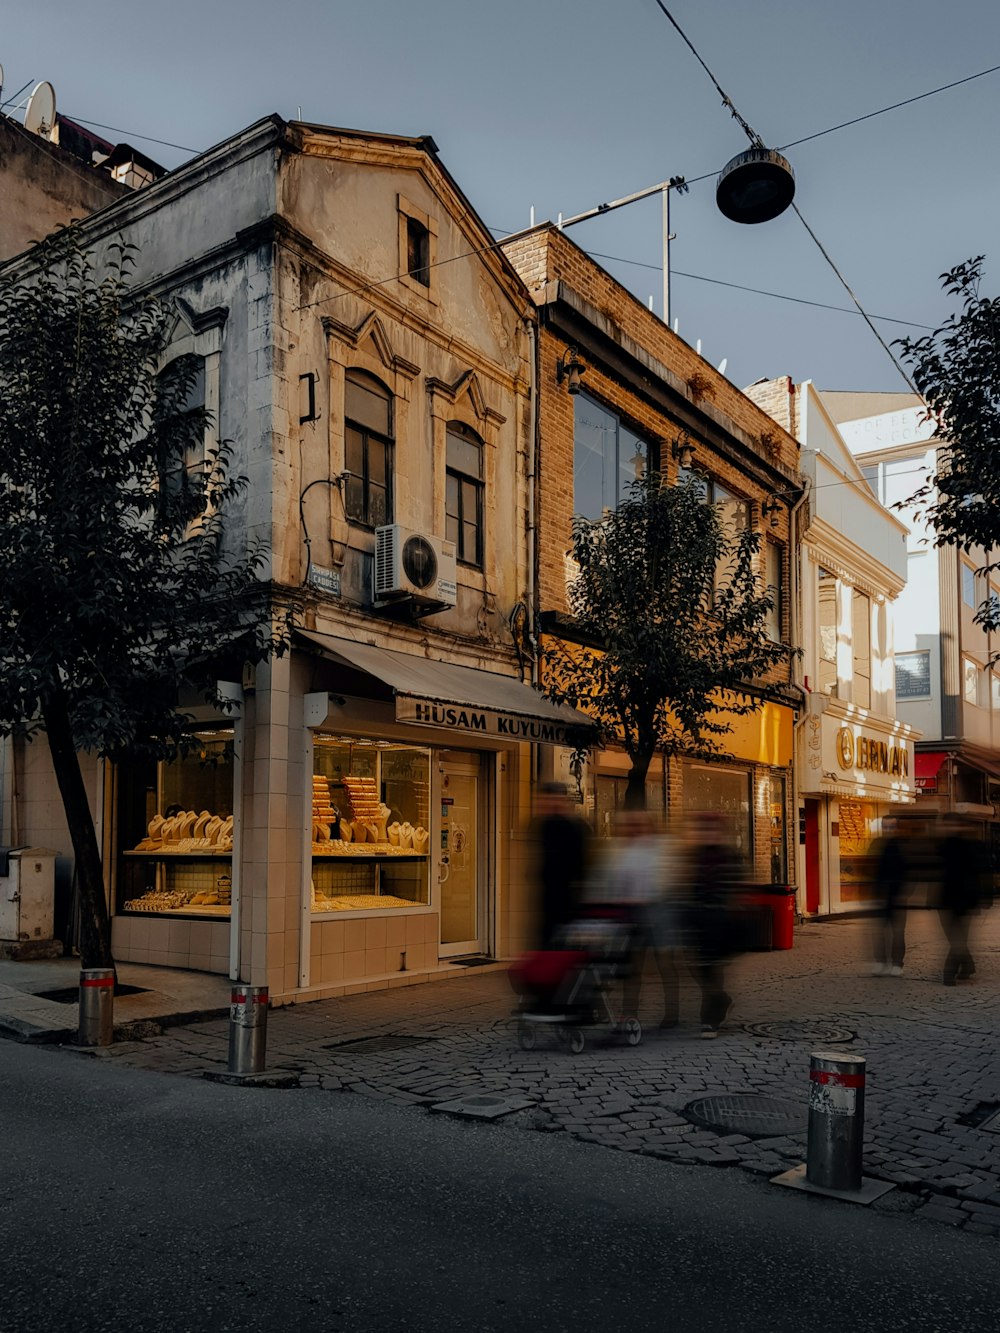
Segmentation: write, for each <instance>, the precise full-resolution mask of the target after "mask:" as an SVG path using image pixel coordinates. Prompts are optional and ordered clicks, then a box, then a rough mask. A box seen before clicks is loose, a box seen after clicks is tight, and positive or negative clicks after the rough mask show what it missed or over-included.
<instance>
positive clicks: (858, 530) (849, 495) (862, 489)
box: [746, 376, 919, 915]
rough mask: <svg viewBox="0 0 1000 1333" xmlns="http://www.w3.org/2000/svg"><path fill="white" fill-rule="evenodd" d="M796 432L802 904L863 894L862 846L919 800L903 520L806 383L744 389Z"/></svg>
mask: <svg viewBox="0 0 1000 1333" xmlns="http://www.w3.org/2000/svg"><path fill="white" fill-rule="evenodd" d="M746 392H747V393H748V394H749V396H750V397H752V398H754V399H755V401H757V402H758V403H760V405H761V406H763V407H765V408H766V409H767V410H768V411H770V412H771V413H772V415H774V416H775V417H776V419H777V420H778V421H779V422H780V423H781V424H782V425H783V426H785V428H786V429H788V430H790V431H791V432H792V433H793V434H795V435H796V436H797V438H798V439H799V441H800V443H801V445H802V452H801V457H800V464H799V466H800V470H801V472H802V475H803V477H805V478H806V479H807V482H808V488H809V492H808V497H807V500H806V503H805V504H804V506H803V508H802V510H801V511H800V515H799V522H798V529H799V531H798V536H799V539H800V546H799V559H798V566H797V568H798V589H797V594H796V596H795V598H794V602H795V606H796V612H797V617H798V622H799V640H798V641H799V645H800V646H801V648H802V658H801V683H802V687H803V690H804V692H805V699H804V706H803V710H802V712H801V713H800V715H799V718H798V723H797V749H796V760H795V762H796V787H797V794H798V802H799V807H798V814H799V830H800V837H799V846H798V853H799V857H800V866H799V872H800V873H799V884H800V885H801V886H802V887H801V889H800V908H801V909H802V910H803V911H805V912H807V913H810V914H821V915H827V914H831V913H837V912H843V911H850V910H853V909H856V908H858V907H862V906H865V905H867V904H868V903H869V902H870V899H871V891H870V886H869V883H868V875H867V872H866V862H865V856H866V853H867V849H868V846H869V844H870V842H871V840H872V838H873V837H875V836H876V834H877V833H878V831H879V828H880V826H881V820H882V817H883V816H884V814H885V813H886V812H887V811H888V810H889V809H891V808H892V807H893V806H894V805H900V804H903V803H911V802H912V801H913V800H914V795H915V791H916V786H915V764H914V741H915V739H916V737H917V736H918V735H919V732H918V731H917V730H916V729H915V727H914V726H912V725H911V724H910V723H909V721H907V720H903V719H902V718H900V717H899V716H898V714H897V709H896V684H895V664H894V657H895V650H894V619H895V614H896V606H897V599H899V598H900V596H901V595H902V593H903V591H904V588H905V586H906V574H907V546H906V541H907V529H906V526H905V525H904V524H903V523H902V522H901V521H900V519H899V518H898V517H897V516H896V515H895V514H893V513H891V512H890V511H889V510H888V509H886V508H885V507H884V506H883V505H882V504H881V503H880V502H879V501H878V499H877V498H876V497H875V495H874V493H873V492H872V489H871V487H870V486H869V485H868V483H867V481H866V479H865V476H864V474H863V473H862V471H861V468H860V467H859V466H858V464H857V462H856V461H855V459H854V458H853V456H852V454H851V451H850V450H849V449H848V447H847V445H846V444H845V442H844V439H843V438H842V436H841V434H840V432H839V430H838V429H837V425H836V423H835V421H834V419H833V417H832V416H831V415H830V413H829V411H828V410H827V408H826V406H825V402H824V399H823V397H822V395H821V394H819V393H818V391H817V390H816V389H815V387H814V386H813V385H812V383H811V382H809V381H805V382H804V383H802V384H798V385H796V384H793V383H792V381H791V380H790V379H789V378H788V377H787V376H786V377H782V378H781V379H778V380H770V381H766V382H763V383H761V384H757V385H752V386H751V387H750V388H749V389H748V390H747V391H746Z"/></svg>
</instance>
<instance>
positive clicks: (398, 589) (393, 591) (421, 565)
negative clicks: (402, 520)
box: [375, 523, 458, 610]
mask: <svg viewBox="0 0 1000 1333" xmlns="http://www.w3.org/2000/svg"><path fill="white" fill-rule="evenodd" d="M456 577H457V574H456V568H455V543H454V542H446V541H443V540H442V539H441V538H440V537H428V536H425V535H424V534H423V533H421V532H412V531H411V530H410V529H409V528H404V527H402V526H401V525H400V524H399V523H390V524H387V525H386V526H385V527H383V528H376V529H375V605H376V606H385V605H387V604H389V603H392V602H398V601H400V600H401V599H403V598H406V599H408V600H409V601H411V602H415V603H417V604H418V605H420V606H437V607H440V608H441V609H442V610H443V609H444V608H445V607H448V606H454V605H455V601H456V598H457V591H458V590H457V587H456Z"/></svg>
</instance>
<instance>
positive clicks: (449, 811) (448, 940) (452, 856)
mask: <svg viewBox="0 0 1000 1333" xmlns="http://www.w3.org/2000/svg"><path fill="white" fill-rule="evenodd" d="M485 794H486V783H485V781H484V775H483V771H482V765H481V763H480V759H479V756H478V755H454V756H452V755H448V756H443V757H442V760H441V839H440V850H439V854H438V894H439V902H440V905H441V955H442V957H449V956H454V955H458V954H467V953H483V952H484V951H485V945H486V869H487V866H488V864H489V845H490V844H489V821H488V819H487V817H486V801H485Z"/></svg>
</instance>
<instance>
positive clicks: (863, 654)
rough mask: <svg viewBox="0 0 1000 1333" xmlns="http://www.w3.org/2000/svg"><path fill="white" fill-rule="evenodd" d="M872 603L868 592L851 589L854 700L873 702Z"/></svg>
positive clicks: (864, 704) (858, 702) (862, 702)
mask: <svg viewBox="0 0 1000 1333" xmlns="http://www.w3.org/2000/svg"><path fill="white" fill-rule="evenodd" d="M871 640H872V603H871V598H870V597H869V596H868V594H867V593H863V592H858V590H857V588H852V590H851V651H852V654H853V660H854V689H853V691H852V694H853V702H854V703H856V704H860V705H861V707H862V708H870V707H871V704H872V643H871Z"/></svg>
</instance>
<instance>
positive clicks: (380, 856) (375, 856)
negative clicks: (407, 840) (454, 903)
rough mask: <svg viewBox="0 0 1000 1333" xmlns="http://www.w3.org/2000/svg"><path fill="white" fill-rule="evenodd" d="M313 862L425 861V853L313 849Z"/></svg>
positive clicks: (393, 850) (426, 854)
mask: <svg viewBox="0 0 1000 1333" xmlns="http://www.w3.org/2000/svg"><path fill="white" fill-rule="evenodd" d="M312 855H313V860H314V861H426V860H427V856H428V853H427V852H400V851H396V850H395V849H392V850H385V851H370V852H322V851H317V850H316V847H315V846H314V847H313V854H312Z"/></svg>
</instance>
